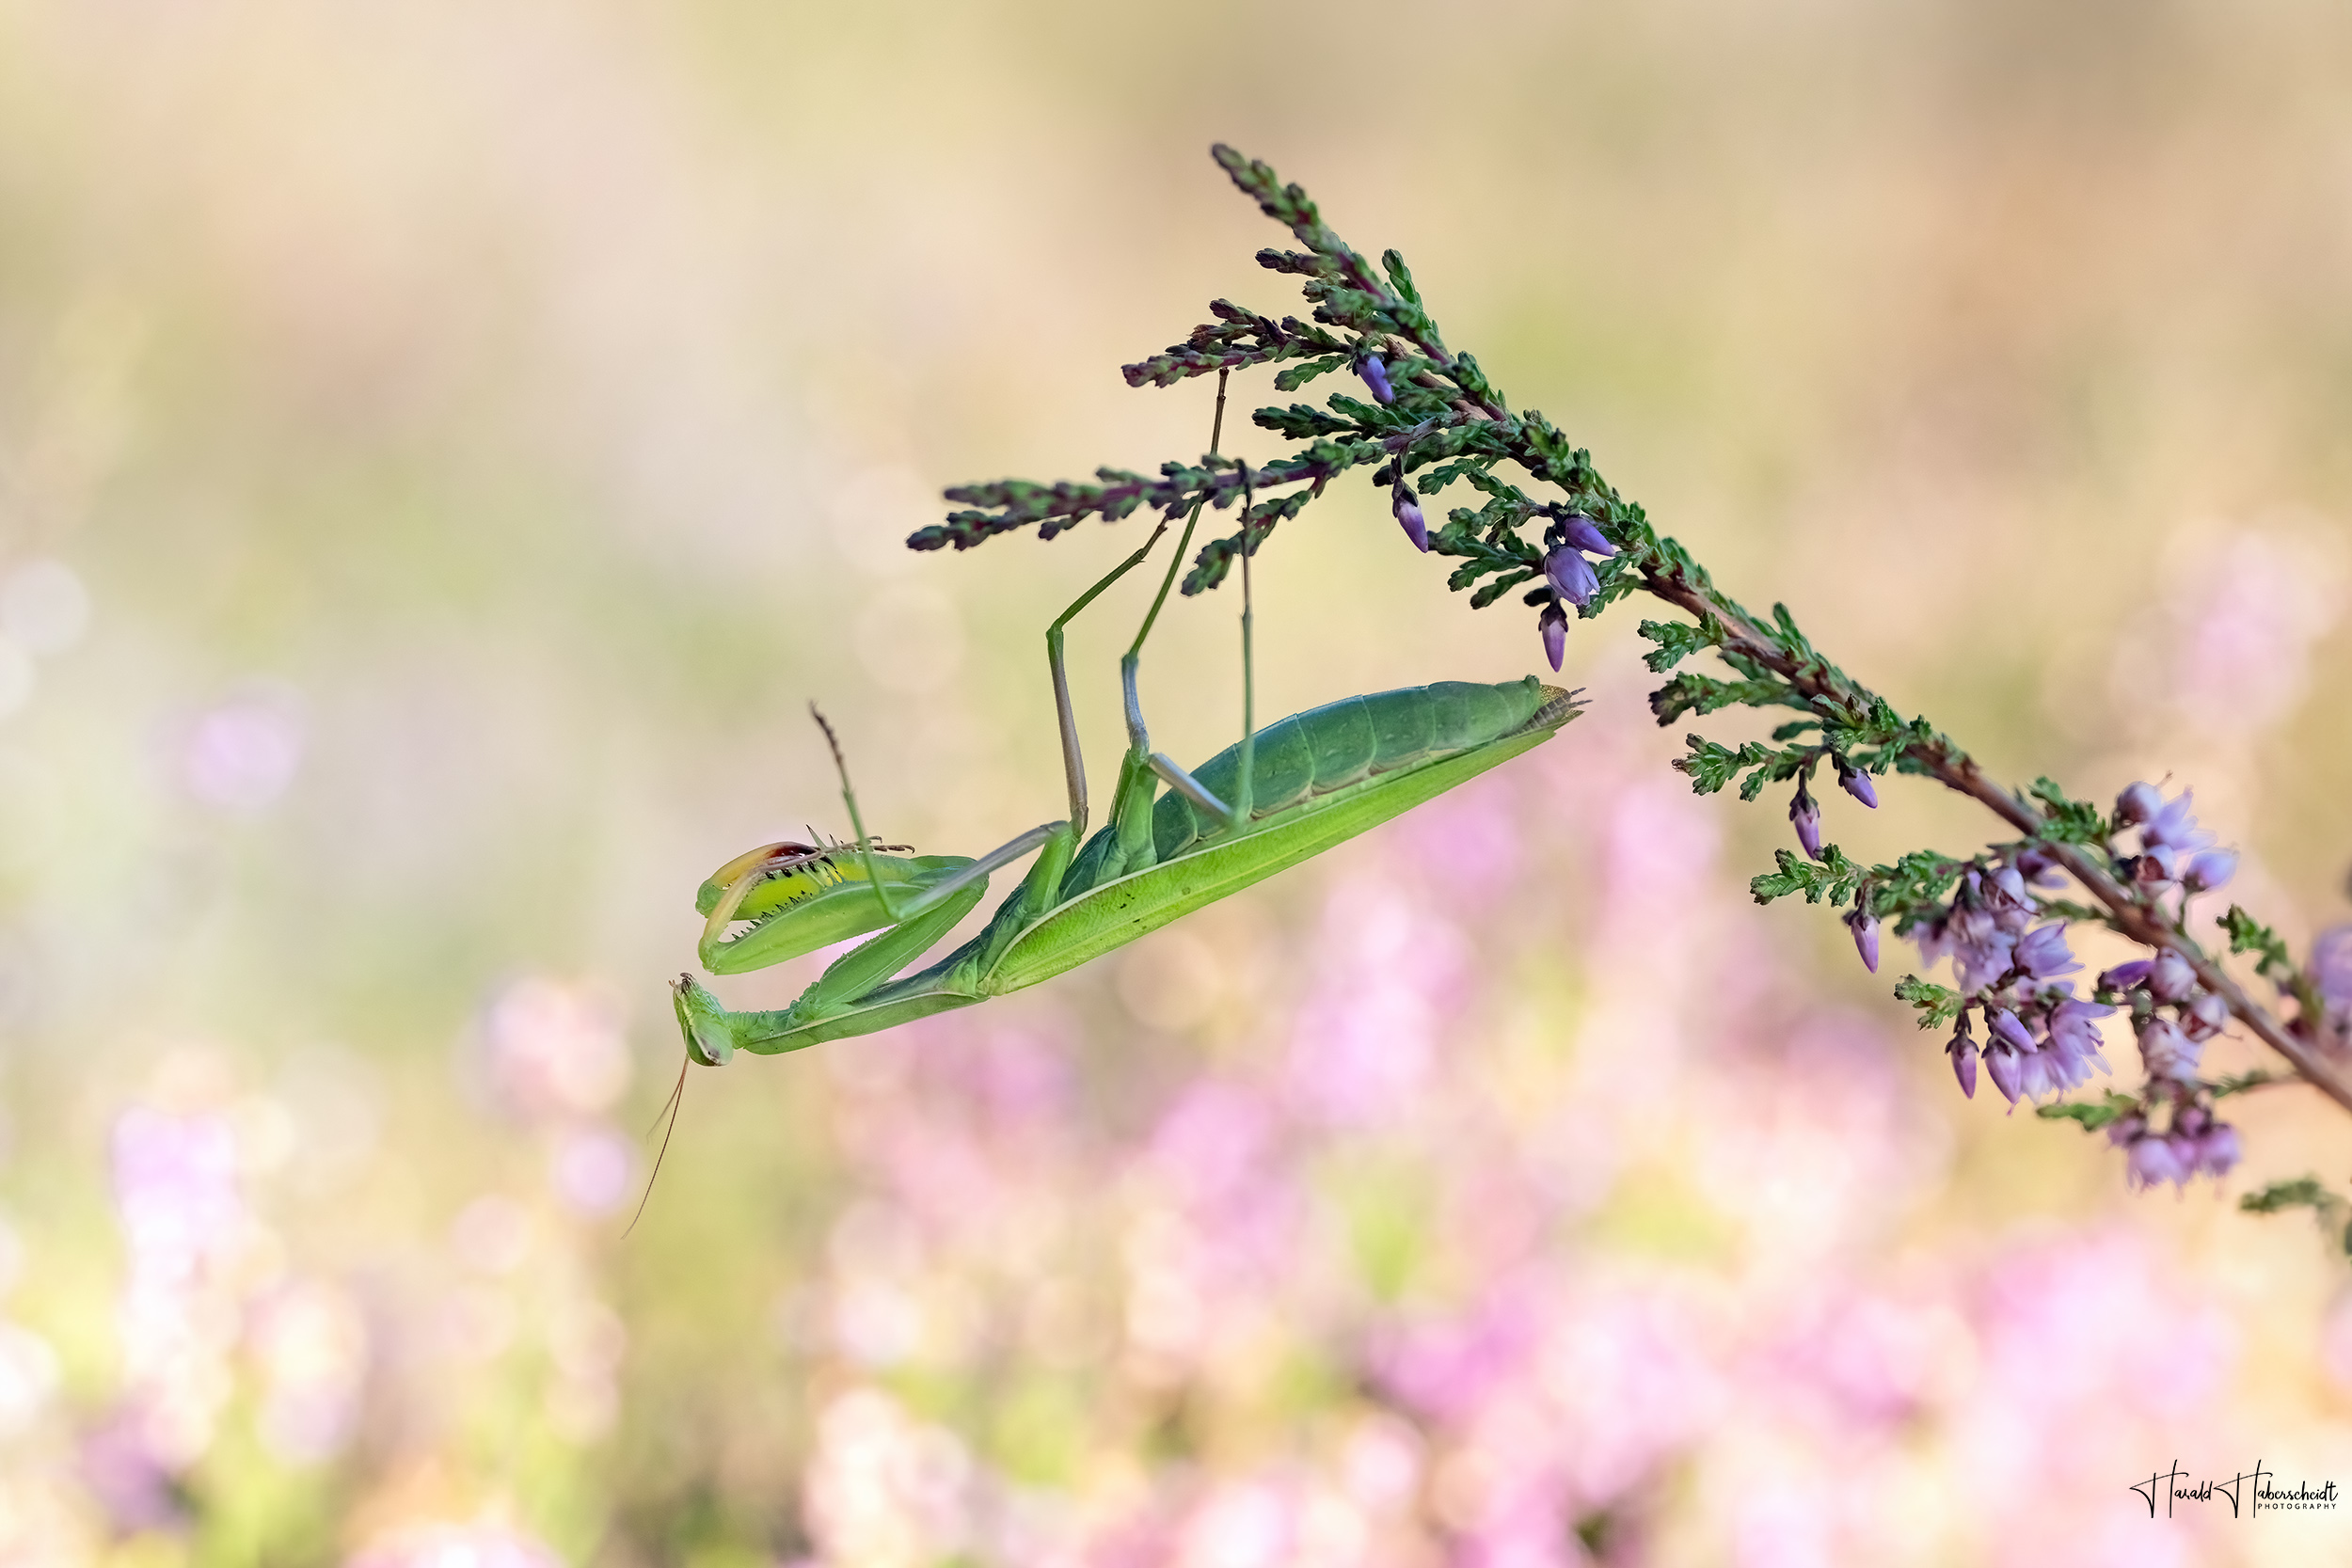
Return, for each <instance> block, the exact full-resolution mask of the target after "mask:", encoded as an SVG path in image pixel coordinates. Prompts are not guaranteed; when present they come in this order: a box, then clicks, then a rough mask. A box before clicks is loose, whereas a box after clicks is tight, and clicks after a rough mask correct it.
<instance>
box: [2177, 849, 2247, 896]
mask: <svg viewBox="0 0 2352 1568" xmlns="http://www.w3.org/2000/svg"><path fill="white" fill-rule="evenodd" d="M2236 875H2237V851H2236V850H2234V849H2207V850H2205V851H2204V852H2203V853H2202V854H2200V855H2199V856H2198V857H2197V858H2196V859H2195V860H2193V861H2191V862H2189V863H2188V871H2187V874H2186V875H2185V876H2183V877H2182V879H2181V885H2182V886H2184V887H2185V888H2187V889H2188V891H2189V892H2191V893H2208V892H2211V891H2212V890H2213V889H2215V888H2217V887H2220V886H2221V885H2223V884H2224V883H2226V882H2227V881H2229V879H2231V878H2233V877H2234V876H2236Z"/></svg>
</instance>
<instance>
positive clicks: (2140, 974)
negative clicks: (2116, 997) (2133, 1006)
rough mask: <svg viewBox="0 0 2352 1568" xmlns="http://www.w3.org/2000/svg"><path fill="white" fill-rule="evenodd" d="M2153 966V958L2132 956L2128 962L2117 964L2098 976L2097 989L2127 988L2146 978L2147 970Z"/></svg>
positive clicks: (2129, 988)
mask: <svg viewBox="0 0 2352 1568" xmlns="http://www.w3.org/2000/svg"><path fill="white" fill-rule="evenodd" d="M2154 967H2155V964H2154V962H2153V960H2152V959H2148V958H2134V959H2132V961H2131V962H2129V963H2120V964H2117V965H2116V966H2115V967H2114V968H2113V969H2110V970H2108V971H2107V972H2106V974H2102V975H2100V976H2099V989H2100V990H2131V989H2132V988H2133V987H2134V986H2137V985H2138V984H2139V983H2140V982H2141V981H2143V980H2145V979H2147V978H2148V972H2149V971H2150V970H2151V969H2153V968H2154Z"/></svg>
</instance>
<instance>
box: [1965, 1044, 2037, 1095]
mask: <svg viewBox="0 0 2352 1568" xmlns="http://www.w3.org/2000/svg"><path fill="white" fill-rule="evenodd" d="M1984 1069H1985V1071H1986V1072H1987V1073H1988V1074H1990V1075H1991V1076H1992V1079H1993V1086H1994V1088H1996V1089H1998V1090H2000V1091H2001V1098H2002V1099H2004V1100H2006V1101H2009V1102H2010V1104H2011V1105H2014V1104H2016V1103H2017V1091H2018V1089H2019V1088H2020V1087H2021V1086H2022V1085H2023V1082H2024V1075H2025V1064H2024V1063H2023V1062H2021V1061H2020V1060H2018V1056H2017V1053H2016V1052H2015V1051H2013V1050H2011V1049H2010V1047H2008V1046H2007V1045H2004V1044H2001V1043H2000V1042H1998V1041H1995V1042H1994V1044H1992V1045H1991V1046H1989V1047H1987V1048H1986V1050H1985V1053H1984ZM1972 1098H1973V1097H1972Z"/></svg>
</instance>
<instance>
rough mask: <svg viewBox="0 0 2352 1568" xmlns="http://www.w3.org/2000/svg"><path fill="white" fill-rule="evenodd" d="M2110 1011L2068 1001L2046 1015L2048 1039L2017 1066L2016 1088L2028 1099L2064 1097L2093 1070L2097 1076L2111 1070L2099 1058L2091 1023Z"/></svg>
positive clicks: (2096, 1027) (2102, 1057) (2097, 1034)
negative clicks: (2021, 1070)
mask: <svg viewBox="0 0 2352 1568" xmlns="http://www.w3.org/2000/svg"><path fill="white" fill-rule="evenodd" d="M2112 1010H2113V1009H2111V1008H2107V1007H2102V1006H2098V1005H2097V1004H2096V1003H2091V1002H2076V1001H2074V1000H2072V999H2069V1000H2067V1001H2065V1002H2061V1003H2059V1004H2058V1007H2057V1009H2056V1010H2055V1011H2054V1012H2052V1013H2051V1015H2050V1037H2049V1038H2048V1039H2047V1040H2045V1041H2043V1042H2042V1049H2041V1050H2040V1051H2037V1052H2035V1053H2033V1054H2032V1055H2030V1056H2028V1057H2026V1059H2025V1061H2024V1062H2023V1063H2022V1064H2021V1066H2022V1067H2023V1069H2024V1071H2023V1072H2022V1073H2021V1074H2020V1075H2019V1076H2020V1079H2021V1085H2020V1086H2021V1087H2022V1088H2023V1090H2024V1092H2025V1094H2026V1096H2027V1097H2028V1098H2029V1099H2034V1100H2039V1099H2041V1098H2042V1096H2043V1095H2045V1094H2048V1095H2060V1094H2064V1093H2065V1092H2066V1091H2067V1090H2069V1089H2071V1088H2074V1086H2075V1085H2079V1084H2082V1083H2086V1082H2088V1081H2089V1079H2090V1069H2092V1068H2094V1067H2095V1068H2097V1069H2099V1070H2100V1071H2101V1072H2107V1071H2110V1070H2112V1069H2109V1068H2108V1066H2107V1059H2106V1057H2105V1056H2102V1055H2101V1054H2099V1044H2100V1041H2099V1030H2098V1026H2097V1025H2096V1024H2095V1023H2094V1022H2092V1020H2094V1019H2097V1018H2099V1017H2101V1016H2103V1015H2105V1014H2106V1013H2108V1012H2110V1011H2112Z"/></svg>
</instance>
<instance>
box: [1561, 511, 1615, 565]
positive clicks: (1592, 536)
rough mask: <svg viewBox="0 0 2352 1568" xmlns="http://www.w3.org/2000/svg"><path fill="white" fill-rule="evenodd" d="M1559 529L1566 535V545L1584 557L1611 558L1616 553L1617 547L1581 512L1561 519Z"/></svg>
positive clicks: (1572, 513)
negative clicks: (1574, 548)
mask: <svg viewBox="0 0 2352 1568" xmlns="http://www.w3.org/2000/svg"><path fill="white" fill-rule="evenodd" d="M1560 527H1561V529H1562V530H1563V531H1565V533H1566V534H1567V538H1568V543H1569V544H1571V545H1573V546H1576V547H1577V548H1578V549H1580V550H1582V551H1583V552H1584V553H1585V554H1586V555H1599V556H1611V555H1614V554H1616V553H1617V546H1614V545H1613V544H1611V543H1610V542H1609V536H1608V535H1607V534H1605V533H1603V532H1601V531H1600V530H1599V528H1598V527H1597V526H1596V525H1595V524H1594V522H1593V520H1592V519H1591V518H1590V517H1587V516H1586V515H1584V514H1582V513H1581V512H1571V513H1569V514H1568V515H1566V516H1565V517H1563V518H1561V519H1560Z"/></svg>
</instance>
